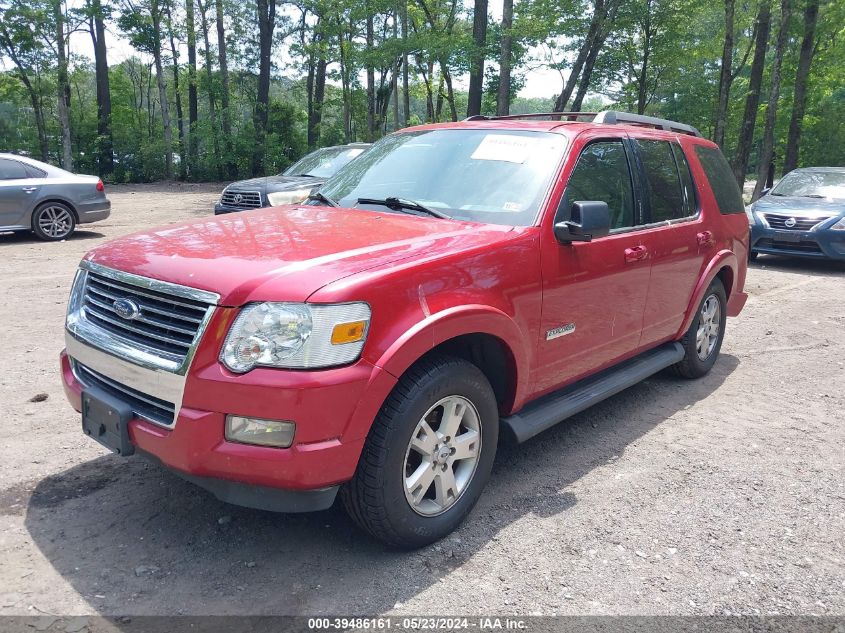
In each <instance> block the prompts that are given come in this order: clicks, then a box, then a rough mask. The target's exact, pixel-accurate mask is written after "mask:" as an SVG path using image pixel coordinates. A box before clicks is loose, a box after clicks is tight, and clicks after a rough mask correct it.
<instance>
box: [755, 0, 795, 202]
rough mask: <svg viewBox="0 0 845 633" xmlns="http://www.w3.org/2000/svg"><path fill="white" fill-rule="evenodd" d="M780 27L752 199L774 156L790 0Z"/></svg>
mask: <svg viewBox="0 0 845 633" xmlns="http://www.w3.org/2000/svg"><path fill="white" fill-rule="evenodd" d="M780 6H781V10H780V28H779V29H778V38H777V43H776V44H775V60H774V64H773V65H772V89H771V91H770V92H769V102H768V104H767V105H766V123H765V127H764V128H763V145H762V147H761V149H760V162H759V164H758V165H757V182H756V184H755V185H754V193H753V195H752V196H751V199H752V200H756V199H757V198H759V197H760V194H761V193H762V191H763V189H764V187H765V186H766V177H767V175H768V173H769V166H770V165H771V163H772V160H773V158H774V143H775V122H776V121H777V113H778V97H780V70H781V66H782V65H783V53H784V51H785V50H786V37H787V35H789V18H790V15H791V12H792V6H791V5H790V0H782V1H781V5H780Z"/></svg>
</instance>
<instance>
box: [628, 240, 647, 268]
mask: <svg viewBox="0 0 845 633" xmlns="http://www.w3.org/2000/svg"><path fill="white" fill-rule="evenodd" d="M646 257H648V249H647V248H646V247H645V246H643V245H640V246H632V247H630V248H626V249H625V262H626V263H628V264H631V263H633V262H640V261H642V260H644V259H645V258H646Z"/></svg>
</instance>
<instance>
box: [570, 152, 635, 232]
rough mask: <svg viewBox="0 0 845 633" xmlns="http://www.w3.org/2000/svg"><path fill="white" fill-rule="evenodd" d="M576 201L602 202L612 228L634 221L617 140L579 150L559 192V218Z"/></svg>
mask: <svg viewBox="0 0 845 633" xmlns="http://www.w3.org/2000/svg"><path fill="white" fill-rule="evenodd" d="M579 200H584V201H587V200H597V201H600V202H606V203H607V206H608V208H609V209H610V228H612V229H621V228H625V227H631V226H634V225H635V224H637V223H636V222H635V221H634V196H633V191H632V189H631V172H630V170H629V169H628V158H627V157H626V156H625V148H624V147H623V145H622V143H621V142H619V141H608V142H601V143H593V144H592V145H588V146H587V148H586V149H585V150H584V151H583V152H581V156H579V157H578V163H577V164H576V165H575V169H573V170H572V175H571V176H570V177H569V182H568V183H567V184H566V191H564V193H563V202H562V204H561V209H562V210H563V213H564V215H565V217H564V218H559V219H566V218H568V217H569V212H570V210H571V208H572V203H573V202H576V201H579Z"/></svg>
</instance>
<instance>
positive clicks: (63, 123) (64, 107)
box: [53, 0, 73, 171]
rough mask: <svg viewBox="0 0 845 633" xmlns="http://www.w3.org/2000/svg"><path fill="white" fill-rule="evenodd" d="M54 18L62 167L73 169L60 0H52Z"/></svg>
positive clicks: (63, 30)
mask: <svg viewBox="0 0 845 633" xmlns="http://www.w3.org/2000/svg"><path fill="white" fill-rule="evenodd" d="M53 3H54V5H53V9H54V12H55V20H56V52H57V55H58V70H57V95H56V96H57V101H58V107H57V112H58V114H59V127H60V128H61V129H60V133H61V139H62V147H61V150H62V155H61V159H62V167H63V168H64V169H66V170H68V171H73V152H72V148H71V134H70V82H69V81H68V74H67V43H66V41H65V16H64V11H63V8H62V0H53Z"/></svg>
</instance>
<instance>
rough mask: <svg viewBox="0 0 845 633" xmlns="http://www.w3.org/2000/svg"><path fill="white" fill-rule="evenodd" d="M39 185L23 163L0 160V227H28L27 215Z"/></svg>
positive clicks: (5, 159)
mask: <svg viewBox="0 0 845 633" xmlns="http://www.w3.org/2000/svg"><path fill="white" fill-rule="evenodd" d="M38 189H39V185H38V182H37V181H36V179H33V178H30V172H29V171H28V170H27V167H26V165H24V164H23V163H21V162H19V161H16V160H12V159H10V158H0V226H9V227H11V226H27V227H28V226H29V220H28V213H29V211H30V210H31V208H32V203H33V201H34V200H35V199H36V198H37V195H38Z"/></svg>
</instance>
